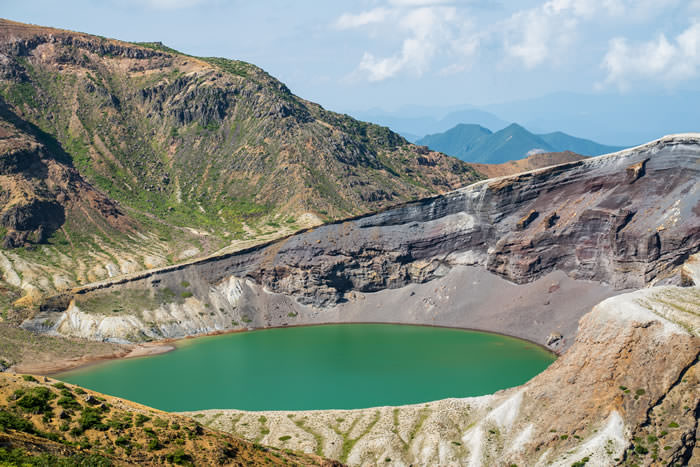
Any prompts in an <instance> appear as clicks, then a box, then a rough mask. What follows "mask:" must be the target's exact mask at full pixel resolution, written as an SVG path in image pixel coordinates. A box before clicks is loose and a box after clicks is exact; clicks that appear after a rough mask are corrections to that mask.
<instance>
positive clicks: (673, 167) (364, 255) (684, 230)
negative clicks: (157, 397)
mask: <svg viewBox="0 0 700 467" xmlns="http://www.w3.org/2000/svg"><path fill="white" fill-rule="evenodd" d="M699 156H700V135H698V134H690V135H677V136H671V137H666V138H663V139H661V140H658V141H655V142H652V143H649V144H647V145H644V146H641V147H638V148H634V149H631V150H626V151H623V152H620V153H615V154H610V155H607V156H601V157H597V158H592V159H587V160H583V161H578V162H573V163H569V164H563V165H559V166H554V167H549V168H545V169H540V170H536V171H532V172H527V173H523V174H519V175H515V176H511V177H503V178H497V179H492V180H487V181H484V182H480V183H477V184H474V185H470V186H468V187H465V188H463V189H460V190H456V191H454V192H450V193H448V194H446V195H443V196H438V197H434V198H430V199H425V200H421V201H418V202H414V203H409V204H406V205H403V206H399V207H397V208H393V209H390V210H387V211H384V212H380V213H377V214H373V215H368V216H364V217H360V218H356V219H351V220H347V221H345V222H338V223H334V224H329V225H324V226H321V227H318V228H315V229H312V230H308V231H305V232H301V233H299V234H296V235H293V236H291V237H288V238H286V239H283V240H280V241H276V242H272V243H270V244H266V245H261V246H258V247H254V248H250V249H247V250H243V251H239V252H236V253H230V254H226V255H220V256H215V257H210V258H207V259H203V260H199V261H195V262H192V263H189V264H183V265H179V266H173V267H169V268H164V269H159V270H153V271H149V272H145V273H142V274H139V275H135V276H130V277H124V278H121V279H116V280H112V281H107V282H103V283H98V284H93V285H89V286H86V287H83V288H80V289H76V290H75V291H74V294H72V295H71V294H68V295H63V296H58V297H53V298H51V299H49V300H47V301H46V303H45V304H44V306H43V307H42V310H43V311H42V313H40V314H39V315H38V316H37V317H36V318H35V319H34V320H32V321H31V322H27V323H26V324H25V326H27V327H30V328H34V329H38V328H41V326H42V324H41V323H49V324H50V323H58V322H59V321H61V322H65V321H66V320H65V318H57V317H56V313H63V312H64V310H66V309H67V308H68V305H69V302H70V300H71V299H73V298H74V297H77V298H78V300H77V302H80V301H81V300H83V301H85V299H86V298H90V297H98V298H99V297H100V296H101V295H105V294H109V293H111V292H112V291H114V290H132V291H134V290H148V291H152V295H153V299H154V301H155V302H154V304H153V306H152V307H151V310H150V311H152V310H153V309H161V310H165V312H164V313H156V314H155V315H153V316H151V318H152V319H151V320H150V322H151V323H154V325H145V324H144V329H145V330H143V332H142V333H140V334H139V333H131V334H132V337H133V336H136V335H141V338H144V336H145V337H147V338H149V339H153V338H159V337H178V336H181V335H185V334H191V333H193V332H194V333H197V332H200V331H201V332H211V331H218V330H226V329H233V328H236V325H234V324H233V323H234V322H235V323H238V326H239V327H240V326H242V325H245V326H246V327H258V326H267V325H284V324H285V323H288V324H292V322H291V321H292V320H291V319H286V317H287V315H288V314H294V313H297V314H299V315H300V316H302V317H306V318H307V319H305V320H304V322H305V323H313V322H315V323H320V322H333V321H345V320H346V317H348V316H353V315H359V314H360V311H352V310H353V309H354V308H353V307H352V306H349V305H348V304H352V303H358V302H357V300H356V297H357V294H364V295H368V294H370V293H376V292H380V291H386V290H404V289H407V288H406V286H407V285H408V284H427V283H429V282H431V281H434V280H436V279H439V278H447V277H448V276H449V277H453V278H455V279H449V280H452V281H453V282H454V281H456V280H457V279H456V277H459V276H460V274H461V273H460V272H455V271H456V270H457V267H464V266H473V267H475V268H478V269H479V270H481V271H483V272H484V273H491V274H490V275H494V277H496V276H499V277H501V278H503V279H505V280H506V281H508V282H509V283H510V284H520V285H522V286H523V287H522V288H517V287H515V288H513V287H503V288H502V290H501V289H499V288H498V287H500V285H499V284H495V283H493V282H492V281H488V280H487V281H486V283H484V284H487V285H484V284H479V282H478V281H476V284H475V283H471V284H470V283H468V282H465V283H463V284H459V288H460V291H461V292H462V293H463V295H459V294H455V293H453V294H451V297H452V299H451V300H445V301H444V303H441V304H440V307H438V308H436V310H435V313H434V314H435V316H434V317H433V319H434V321H435V322H436V323H437V322H441V321H442V322H444V323H445V324H446V325H456V326H465V327H477V328H480V329H483V328H486V329H490V330H495V331H499V332H504V333H507V334H513V335H517V336H520V337H527V338H530V339H533V340H536V341H537V342H544V341H545V339H546V337H547V336H548V335H549V334H551V333H560V334H562V335H563V336H564V338H565V339H566V337H567V336H568V337H569V338H570V337H571V336H572V332H573V330H574V329H575V326H576V322H577V320H578V318H579V317H580V316H581V315H582V314H583V312H584V311H585V309H583V308H584V307H588V308H590V306H592V305H593V304H594V303H596V302H597V301H599V300H600V299H602V298H604V297H605V296H609V295H612V294H614V293H615V290H622V289H628V288H639V287H645V286H648V285H651V284H656V283H677V284H680V283H683V282H684V281H686V282H688V281H690V280H689V279H687V277H685V276H684V275H683V274H682V269H681V266H682V264H683V263H684V262H686V260H687V259H688V258H689V257H690V256H691V255H692V254H694V253H695V252H697V251H698V250H699V249H700V219H699V216H700V204H699V202H700V190H699V186H698V185H699V184H698V180H699V179H700V178H699V175H700V164H699V163H698V161H699V160H700V157H699ZM556 271H558V272H559V274H560V276H557V277H558V278H557V280H555V281H553V282H552V284H550V286H549V287H551V288H552V289H553V290H549V287H548V288H546V292H545V288H544V287H543V286H542V282H538V281H541V280H543V278H545V277H546V276H547V275H548V274H552V273H554V272H556ZM564 276H566V277H567V278H569V279H573V280H575V281H578V282H580V283H581V284H582V285H583V286H584V287H583V288H582V289H581V290H579V292H578V293H577V294H578V295H577V296H576V297H572V299H571V300H570V302H569V304H570V307H571V308H577V311H576V312H570V310H569V311H562V310H565V309H566V308H567V303H563V302H562V303H561V307H560V308H559V310H558V311H557V312H556V313H552V314H551V316H555V315H556V314H557V313H561V314H562V317H565V318H564V321H565V322H566V324H564V323H556V325H552V326H548V325H547V323H546V319H545V320H544V321H543V324H541V325H539V326H537V325H533V324H532V323H534V322H536V321H538V314H539V315H541V314H542V310H546V309H547V306H549V305H551V300H550V303H547V300H548V295H549V294H554V295H555V296H557V295H558V294H557V287H559V286H558V285H557V281H558V280H559V278H561V277H564ZM232 277H234V278H240V279H242V280H244V282H245V281H247V284H249V285H248V286H246V287H244V288H243V289H244V290H243V291H242V295H241V296H240V297H237V298H236V299H235V300H233V301H232V300H226V299H225V294H224V295H222V294H221V293H220V290H221V289H222V287H223V288H225V284H227V283H228V281H230V280H231V278H232ZM480 277H485V275H482V276H480ZM446 280H447V279H446ZM485 280H486V279H485ZM185 282H186V283H188V284H190V285H189V287H188V288H187V290H186V291H183V287H182V286H181V284H183V283H185ZM472 282H475V281H472ZM690 282H692V281H690ZM510 284H509V285H510ZM430 288H431V286H430V285H428V286H427V287H426V289H425V290H430ZM432 289H435V288H434V287H432ZM163 290H168V291H173V292H174V294H175V295H176V296H178V294H180V293H182V292H187V293H188V294H192V295H193V296H192V297H191V298H188V299H187V300H185V301H180V302H179V303H175V304H172V303H166V302H165V301H163V303H162V304H161V303H158V299H157V295H158V291H163ZM436 290H437V289H436ZM469 291H471V292H469ZM535 291H538V292H539V293H540V294H541V296H539V297H537V296H536V294H535V293H534V292H535ZM594 291H595V292H594ZM499 292H503V298H502V299H500V298H499V300H495V299H494V298H489V297H490V296H498V295H499ZM404 293H405V291H404V292H398V293H397V296H403V294H404ZM261 294H262V295H261ZM559 294H561V292H559ZM521 295H525V296H530V297H531V298H530V301H527V300H525V301H523V304H524V305H525V306H527V307H528V309H527V310H522V314H521V316H520V320H514V319H512V318H508V317H504V319H505V320H506V321H508V324H507V325H506V324H504V325H503V326H500V325H498V320H495V319H494V320H489V313H487V312H486V311H484V312H483V313H482V312H478V313H476V312H474V311H473V310H474V309H475V308H479V306H473V307H472V308H471V309H472V313H476V315H479V318H478V319H472V318H473V316H472V315H470V317H469V318H468V319H464V318H463V317H458V318H456V319H445V318H443V316H449V314H450V313H455V314H460V313H461V314H462V315H465V316H466V315H468V314H469V311H468V310H469V307H466V306H462V304H464V303H465V302H464V300H465V296H475V297H480V298H483V300H484V301H485V302H486V303H488V304H493V305H494V306H495V305H501V306H504V304H503V302H505V301H507V300H508V299H515V297H518V296H521ZM409 296H410V295H409ZM222 297H223V298H222ZM457 297H460V298H459V300H457ZM577 297H582V300H578V298H577ZM587 297H594V299H595V301H590V300H589V298H587ZM425 299H426V300H428V302H429V300H435V297H426V298H425ZM394 300H396V301H397V302H400V303H401V304H402V305H401V310H400V312H398V313H397V312H396V310H394V309H392V308H391V307H384V309H383V311H382V313H377V314H375V315H373V316H372V319H371V320H372V321H393V320H394V319H393V318H390V317H394V316H396V315H397V314H398V315H401V316H397V317H396V319H395V320H396V321H399V322H425V321H428V320H429V319H430V318H428V315H427V314H425V312H420V313H419V312H415V313H413V315H412V314H411V313H409V312H407V311H405V309H406V308H411V307H407V306H404V305H405V303H404V302H408V301H409V299H407V298H406V299H405V300H404V299H402V300H398V299H394ZM516 300H517V299H516ZM88 301H89V300H88ZM161 301H162V300H161ZM428 302H426V304H428V305H429V303H428ZM476 305H478V304H476ZM194 306H202V307H207V308H209V310H206V312H205V313H203V314H204V315H206V316H205V317H203V318H197V317H192V316H191V313H190V314H189V316H185V315H186V314H187V313H185V315H182V316H181V317H180V318H178V317H177V313H179V312H178V311H177V310H183V309H184V308H188V307H189V309H192V307H194ZM355 306H358V307H361V306H362V304H359V305H355ZM78 307H79V308H81V307H80V305H79V304H78ZM275 307H277V309H278V310H282V309H287V308H288V309H289V311H287V312H284V313H282V312H281V311H278V314H277V315H275V312H274V311H270V310H275ZM88 308H89V307H88ZM414 308H415V307H414ZM423 308H425V307H423ZM481 308H482V309H483V308H484V307H481ZM506 308H507V307H506ZM81 309H82V310H83V311H84V312H86V313H91V312H92V311H94V310H89V309H87V308H85V307H82V308H81ZM168 310H170V311H168ZM142 311H144V310H131V311H130V312H132V313H135V314H140V313H141V312H142ZM341 312H343V313H346V316H341V315H340V313H341ZM492 313H493V314H492V315H491V316H492V317H493V316H496V315H497V314H498V311H497V310H492ZM201 314H202V313H198V316H200V315H201ZM551 316H550V319H554V318H551ZM539 317H541V316H539ZM198 320H199V321H198ZM178 321H180V323H178ZM475 321H478V323H479V325H478V326H476V325H474V322H475ZM518 321H520V322H518ZM522 321H525V322H526V323H530V324H526V323H523V322H522ZM193 322H195V325H193V324H192V323H193ZM183 323H186V324H184V325H183ZM78 327H80V326H78ZM92 328H93V329H95V328H99V324H98V325H96V326H92ZM73 329H74V327H70V326H68V327H66V326H63V327H60V326H55V325H49V326H48V327H46V326H45V330H53V331H55V332H59V333H69V334H70V333H73V332H74V331H73ZM120 332H121V335H119V336H115V335H110V334H109V333H107V334H104V333H102V334H99V333H95V332H92V331H85V329H83V330H81V331H79V333H80V334H81V335H85V336H86V337H90V336H92V337H94V338H100V339H105V338H118V339H125V340H130V339H129V338H128V336H129V333H128V332H122V331H120ZM533 334H536V338H534V337H533ZM136 340H138V339H136ZM569 342H570V339H569ZM563 347H565V346H563Z"/></svg>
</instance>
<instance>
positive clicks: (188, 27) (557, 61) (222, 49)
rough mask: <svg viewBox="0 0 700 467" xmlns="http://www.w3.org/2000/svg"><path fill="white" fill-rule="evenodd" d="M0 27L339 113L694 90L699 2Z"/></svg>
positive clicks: (39, 10) (278, 2)
mask: <svg viewBox="0 0 700 467" xmlns="http://www.w3.org/2000/svg"><path fill="white" fill-rule="evenodd" d="M0 16H2V17H5V18H8V19H12V20H16V21H22V22H28V23H33V24H39V25H46V26H54V27H60V28H65V29H72V30H77V31H82V32H87V33H93V34H99V35H102V36H108V37H114V38H117V39H123V40H128V41H158V40H159V41H162V42H163V43H165V44H166V45H168V46H170V47H173V48H175V49H177V50H180V51H183V52H186V53H189V54H193V55H200V56H222V57H227V58H235V59H240V60H245V61H249V62H251V63H254V64H256V65H258V66H260V67H262V68H263V69H265V70H266V71H268V72H269V73H270V74H272V75H273V76H276V77H277V78H279V79H280V80H282V81H283V82H285V83H286V84H287V85H288V86H289V88H290V89H291V90H292V91H293V92H294V93H295V94H297V95H299V96H301V97H304V98H306V99H309V100H312V101H315V102H318V103H320V104H322V105H323V106H324V107H326V108H329V109H331V110H338V111H344V112H349V111H356V110H368V109H383V110H386V111H396V110H397V109H402V108H405V107H406V106H430V107H449V106H459V105H477V106H486V105H489V104H497V103H503V102H509V101H517V100H526V99H533V98H537V97H540V96H545V95H548V94H553V93H562V92H569V93H580V94H584V95H585V94H592V95H611V96H627V97H629V96H635V95H640V96H641V95H649V94H652V95H656V96H663V95H675V96H678V95H679V94H681V95H682V93H685V92H698V91H700V0H547V1H545V0H518V1H505V0H504V1H484V0H357V1H352V2H350V1H326V0H294V1H292V0H287V1H283V0H256V1H250V0H101V1H99V2H98V1H88V0H74V1H71V0H62V1H55V0H33V1H27V0H2V4H1V5H0Z"/></svg>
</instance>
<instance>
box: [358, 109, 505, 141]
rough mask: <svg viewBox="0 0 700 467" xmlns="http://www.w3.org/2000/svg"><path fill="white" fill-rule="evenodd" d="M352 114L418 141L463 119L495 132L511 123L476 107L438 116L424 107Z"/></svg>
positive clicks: (410, 139)
mask: <svg viewBox="0 0 700 467" xmlns="http://www.w3.org/2000/svg"><path fill="white" fill-rule="evenodd" d="M352 115H353V117H355V118H359V119H360V120H363V121H367V122H373V123H377V124H379V125H384V126H387V127H389V128H391V129H392V130H393V131H395V132H397V133H399V134H400V135H401V136H403V137H404V138H406V139H407V140H409V141H411V142H414V143H415V142H416V141H417V140H419V139H421V138H422V137H423V136H425V135H428V134H432V133H440V132H443V131H446V130H447V129H449V128H452V127H453V126H455V125H458V124H459V123H462V122H475V123H478V124H479V125H481V126H483V127H485V128H488V129H489V130H491V131H497V130H500V129H502V128H505V127H506V126H507V125H508V122H507V121H505V120H502V119H501V118H499V117H497V116H496V115H494V114H492V113H490V112H486V111H484V110H479V109H476V108H458V109H453V110H451V111H449V112H448V113H447V114H445V115H438V114H437V113H435V112H434V111H433V110H431V109H428V108H422V107H411V108H408V109H404V110H402V111H398V112H395V113H389V112H383V111H381V110H369V111H366V112H352Z"/></svg>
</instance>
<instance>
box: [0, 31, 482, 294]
mask: <svg viewBox="0 0 700 467" xmlns="http://www.w3.org/2000/svg"><path fill="white" fill-rule="evenodd" d="M0 53H2V54H3V56H4V57H6V58H5V59H3V61H2V62H0V127H2V128H4V130H3V131H2V132H0V159H2V160H6V161H10V163H7V164H5V163H2V164H0V185H2V189H3V191H2V192H0V213H1V214H2V215H1V217H0V236H2V237H3V238H4V240H3V241H4V248H3V249H2V251H0V269H1V270H2V272H3V277H4V283H6V285H7V286H8V287H9V286H11V287H15V288H17V289H20V290H22V291H23V292H24V293H25V294H29V295H33V294H35V295H38V294H42V293H46V292H51V291H55V290H59V289H62V288H66V287H71V286H74V285H76V284H81V283H86V282H90V281H94V280H98V279H101V278H105V277H108V276H113V275H119V274H123V273H127V272H134V271H138V270H142V269H147V268H151V267H156V266H162V265H167V264H172V263H177V262H181V261H184V260H186V259H187V258H190V257H193V256H201V255H205V254H207V253H211V252H213V251H216V250H218V249H220V248H224V247H226V248H237V247H240V246H245V245H248V244H250V243H254V242H258V241H261V240H265V239H270V238H273V237H275V236H280V235H284V234H287V233H290V232H292V231H295V230H297V229H299V228H303V227H308V226H313V225H318V224H320V223H323V222H325V221H328V220H334V219H338V218H342V217H346V216H349V215H356V214H361V213H366V212H369V211H373V210H377V209H381V208H383V207H386V206H389V205H392V204H396V203H400V202H404V201H407V200H411V199H416V198H420V197H425V196H428V195H432V194H435V193H439V192H443V191H447V190H450V189H454V188H457V187H459V186H462V185H465V184H468V183H470V182H472V181H475V180H477V179H478V178H479V175H478V174H477V173H476V172H475V171H474V170H473V169H472V168H471V167H469V166H468V165H467V164H464V163H463V162H461V161H459V160H456V159H453V158H450V157H446V156H444V155H443V154H439V153H435V152H429V151H425V150H424V149H423V148H419V147H417V146H415V145H412V144H410V143H408V142H407V141H406V140H405V139H403V138H402V137H401V136H399V135H397V134H395V133H393V132H391V131H390V130H388V129H387V128H384V127H380V126H377V125H373V124H369V123H363V122H359V121H357V120H354V119H352V118H350V117H348V116H347V115H340V114H336V113H333V112H329V111H326V110H325V109H323V108H322V107H321V106H319V105H317V104H314V103H312V102H309V101H306V100H304V99H301V98H299V97H297V96H295V95H293V94H292V93H291V92H290V91H289V89H288V88H287V87H286V86H285V85H284V84H283V83H281V82H279V81H278V80H276V79H275V78H273V77H271V76H270V75H268V74H267V73H266V72H264V71H263V70H261V69H260V68H258V67H256V66H254V65H252V64H249V63H246V62H241V61H235V60H227V59H223V58H197V57H191V56H188V55H185V54H181V53H179V52H177V51H174V50H172V49H170V48H168V47H166V46H163V45H162V44H160V43H142V44H133V43H125V42H120V41H116V40H111V39H106V38H102V37H97V36H90V35H86V34H80V33H74V32H70V31H63V30H57V29H51V28H42V27H35V26H30V25H25V24H20V23H15V22H11V21H7V20H0ZM2 141H5V142H7V144H4V145H3V144H2ZM17 160H22V161H25V160H29V161H30V162H31V163H26V164H24V163H20V164H18V163H16V161H17ZM13 161H14V162H13Z"/></svg>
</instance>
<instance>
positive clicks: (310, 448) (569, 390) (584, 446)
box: [187, 286, 700, 467]
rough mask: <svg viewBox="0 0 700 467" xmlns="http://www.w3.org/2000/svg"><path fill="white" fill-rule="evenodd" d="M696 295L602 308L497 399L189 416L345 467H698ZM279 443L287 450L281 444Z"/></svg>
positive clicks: (663, 292) (648, 295)
mask: <svg viewBox="0 0 700 467" xmlns="http://www.w3.org/2000/svg"><path fill="white" fill-rule="evenodd" d="M698 355H700V288H698V287H693V288H685V289H684V288H679V287H669V286H666V287H654V288H651V289H645V290H641V291H637V292H633V293H629V294H624V295H620V296H617V297H614V298H611V299H608V300H605V301H603V302H602V303H600V304H599V305H597V306H596V307H595V308H594V309H593V311H591V312H590V313H588V314H587V315H585V316H584V317H583V319H582V320H581V323H580V326H579V332H578V334H577V336H576V341H575V343H574V345H573V346H572V347H571V348H570V349H569V351H568V352H567V353H566V354H565V355H564V356H562V357H560V358H559V359H558V360H557V361H556V362H555V363H553V364H552V365H551V366H550V367H549V368H548V369H547V370H545V371H544V372H543V373H542V374H540V375H538V376H536V377H535V378H533V379H532V380H531V381H529V382H528V383H526V384H525V385H523V386H521V387H517V388H513V389H508V390H505V391H499V392H498V393H496V394H493V395H489V396H483V397H475V398H465V399H447V400H442V401H437V402H430V403H427V404H420V405H412V406H401V407H377V408H371V409H362V410H322V411H304V412H264V418H261V417H260V413H259V412H254V413H251V412H241V411H236V410H210V411H204V412H199V413H188V414H187V415H190V416H195V417H197V420H200V421H202V422H203V423H205V424H207V425H210V426H212V427H216V428H218V429H222V430H227V431H230V432H232V433H235V434H236V435H238V436H242V437H246V438H254V437H255V436H257V434H258V433H259V432H260V429H261V427H260V421H259V420H261V419H264V420H265V427H266V428H268V431H267V432H266V435H265V436H264V437H263V438H262V441H263V442H267V443H270V444H272V445H275V446H278V447H287V448H292V449H301V450H304V451H307V452H316V453H318V454H322V455H325V456H328V457H332V458H336V459H340V460H341V461H343V462H347V463H348V464H350V465H378V464H382V463H385V464H390V465H403V466H407V465H469V466H491V465H521V466H544V465H553V466H567V467H568V466H571V465H574V466H577V467H578V466H583V465H590V466H608V465H639V466H642V465H644V466H647V465H675V466H682V465H683V466H685V465H698V463H700V446H698V444H697V439H698V434H699V433H698V418H699V417H700V363H699V362H698ZM281 439H284V441H281Z"/></svg>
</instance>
